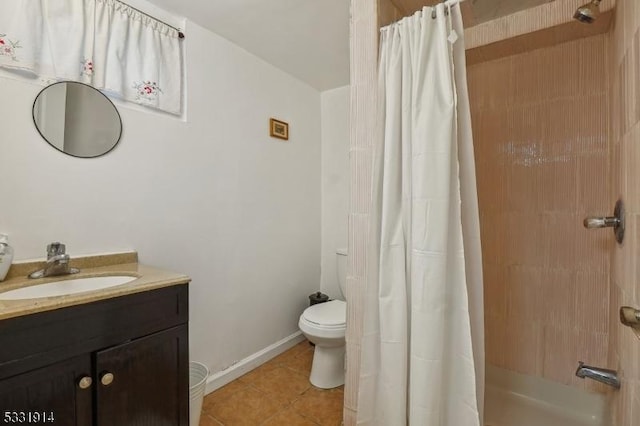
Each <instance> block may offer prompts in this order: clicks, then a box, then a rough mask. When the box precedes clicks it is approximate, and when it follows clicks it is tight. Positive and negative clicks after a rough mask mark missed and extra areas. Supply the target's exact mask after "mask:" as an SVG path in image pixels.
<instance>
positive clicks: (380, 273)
mask: <svg viewBox="0 0 640 426" xmlns="http://www.w3.org/2000/svg"><path fill="white" fill-rule="evenodd" d="M462 36H463V28H462V18H461V15H460V10H459V7H458V6H452V7H449V6H446V5H445V4H439V5H437V6H435V8H431V7H425V8H424V9H423V10H422V11H420V12H418V13H417V14H415V15H414V16H412V17H408V18H405V19H403V20H402V21H400V22H399V23H396V24H393V25H391V26H389V27H386V28H384V29H383V30H382V34H381V40H380V64H379V77H378V78H379V90H378V100H379V104H380V116H379V122H380V125H381V129H380V132H379V135H380V138H379V141H378V142H377V146H376V157H375V165H374V182H373V207H372V214H371V217H372V229H371V232H370V245H369V254H370V257H369V261H368V272H367V290H366V295H365V302H364V309H365V314H364V315H365V316H364V333H363V340H362V342H361V344H362V359H361V370H360V384H359V389H358V391H359V394H358V424H366V425H381V426H401V425H406V424H408V425H412V426H413V425H415V426H476V425H480V424H482V420H481V416H482V414H481V412H482V406H483V393H484V344H483V341H484V335H483V310H482V309H483V308H482V306H483V298H482V266H481V252H480V239H479V217H478V206H477V193H476V185H475V165H474V157H473V146H472V137H471V118H470V113H469V101H468V94H467V85H466V70H465V61H464V44H463V40H462ZM456 40H457V41H456Z"/></svg>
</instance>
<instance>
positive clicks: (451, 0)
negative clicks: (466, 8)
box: [443, 0, 465, 6]
mask: <svg viewBox="0 0 640 426" xmlns="http://www.w3.org/2000/svg"><path fill="white" fill-rule="evenodd" d="M463 1H465V0H445V1H443V3H444V5H445V6H453V5H456V4H458V3H462V2H463Z"/></svg>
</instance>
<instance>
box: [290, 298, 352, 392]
mask: <svg viewBox="0 0 640 426" xmlns="http://www.w3.org/2000/svg"><path fill="white" fill-rule="evenodd" d="M346 317H347V304H346V302H343V301H342V300H332V301H330V302H325V303H319V304H317V305H313V306H310V307H308V308H307V309H306V310H305V311H304V312H303V313H302V315H300V321H299V322H298V327H300V331H302V334H304V336H305V337H306V338H307V339H308V340H309V341H310V342H312V343H314V344H315V345H316V347H315V349H314V352H313V364H312V366H311V376H310V377H309V381H311V384H312V385H314V386H315V387H318V388H322V389H331V388H335V387H337V386H340V385H343V384H344V352H345V341H344V334H345V331H346V329H347V323H346Z"/></svg>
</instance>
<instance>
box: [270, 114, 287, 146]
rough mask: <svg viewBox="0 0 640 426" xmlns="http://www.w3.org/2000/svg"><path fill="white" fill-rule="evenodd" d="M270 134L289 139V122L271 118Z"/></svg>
mask: <svg viewBox="0 0 640 426" xmlns="http://www.w3.org/2000/svg"><path fill="white" fill-rule="evenodd" d="M269 134H270V135H271V137H274V138H278V139H284V140H286V141H287V140H289V123H285V122H284V121H280V120H276V119H275V118H272V119H270V120H269Z"/></svg>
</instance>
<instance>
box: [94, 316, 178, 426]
mask: <svg viewBox="0 0 640 426" xmlns="http://www.w3.org/2000/svg"><path fill="white" fill-rule="evenodd" d="M188 357H189V353H188V328H187V326H186V325H183V326H179V327H175V328H171V329H169V330H166V331H162V332H159V333H155V334H152V335H150V336H147V337H143V338H140V339H136V340H133V341H130V342H128V343H124V344H122V345H118V346H115V347H112V348H109V349H106V350H103V351H99V352H97V353H96V354H95V368H96V370H95V374H96V376H95V377H96V379H97V383H96V396H97V397H96V420H97V422H96V426H188V422H189V406H188V404H189V398H188V393H189V371H188V369H189V360H188Z"/></svg>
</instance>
